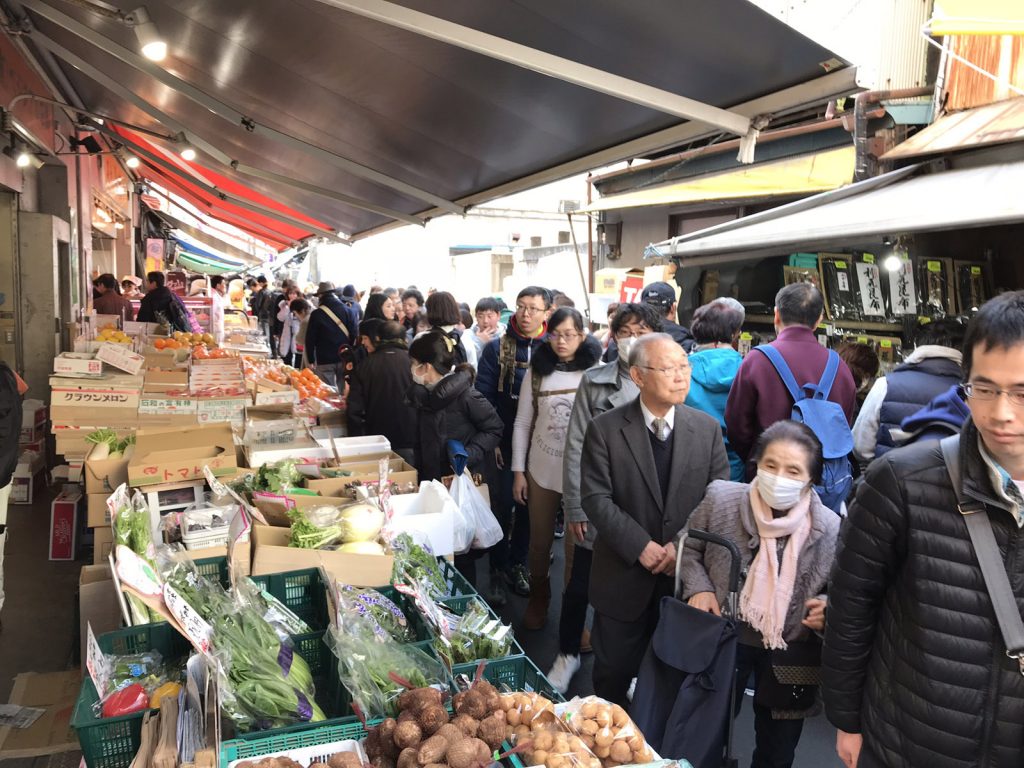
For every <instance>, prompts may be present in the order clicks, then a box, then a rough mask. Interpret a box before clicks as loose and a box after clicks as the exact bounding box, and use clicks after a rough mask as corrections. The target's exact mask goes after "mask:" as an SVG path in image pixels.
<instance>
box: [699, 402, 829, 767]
mask: <svg viewBox="0 0 1024 768" xmlns="http://www.w3.org/2000/svg"><path fill="white" fill-rule="evenodd" d="M752 459H753V460H754V461H755V462H756V464H757V477H756V478H755V479H754V481H753V482H751V483H750V484H749V485H748V484H745V483H733V482H725V481H721V480H718V481H715V482H713V483H712V484H711V485H710V486H708V490H707V495H706V496H705V497H704V500H703V501H702V502H701V503H700V505H699V506H698V507H697V509H695V510H694V512H693V514H692V515H691V516H690V520H689V521H688V523H687V527H688V528H692V529H695V530H703V531H708V532H710V533H715V534H718V535H719V536H723V537H725V538H727V539H729V540H731V541H733V542H735V543H736V545H737V546H738V547H739V550H740V555H741V558H742V563H741V567H742V573H743V574H744V581H743V585H742V587H741V592H740V605H739V617H738V618H739V620H740V636H739V646H738V649H737V655H736V671H737V674H736V687H737V693H738V695H737V697H736V700H737V712H738V711H739V707H740V706H741V705H742V701H743V696H742V693H743V690H744V688H746V687H748V682H749V680H750V678H751V675H753V686H752V687H753V688H754V691H755V693H754V730H755V736H756V747H755V750H754V756H753V761H752V763H751V765H752V766H753V768H760V767H761V766H789V765H792V763H793V758H794V754H795V751H796V745H797V743H798V742H799V740H800V733H801V731H802V730H803V719H804V718H805V717H808V716H810V715H813V714H816V713H817V710H818V709H819V706H818V696H817V677H818V669H819V668H820V665H821V638H820V633H821V632H823V631H824V628H825V595H824V592H825V588H826V584H827V583H828V576H829V571H830V569H831V567H832V562H833V560H834V558H835V550H836V543H837V540H838V537H839V517H838V516H837V515H836V514H835V513H833V512H832V511H831V510H830V509H828V508H827V507H825V506H824V505H823V504H822V503H821V500H820V499H819V498H818V495H817V494H816V493H815V492H814V489H813V487H812V486H813V484H814V483H815V482H817V481H818V480H819V479H820V475H821V467H822V455H821V443H820V442H819V441H818V439H817V437H815V435H814V433H813V432H812V431H811V430H810V429H809V428H808V427H807V426H805V425H803V424H800V423H797V422H795V421H780V422H778V423H776V424H773V425H772V426H771V427H769V428H768V429H766V430H765V431H764V432H763V433H762V434H761V437H760V439H759V440H758V443H757V446H756V448H755V450H754V453H753V455H752ZM682 561H683V563H682V580H683V599H685V600H688V602H689V604H690V605H692V606H694V607H696V608H699V609H701V610H705V611H710V612H712V613H715V614H719V613H720V609H721V608H720V607H721V605H722V604H723V602H724V600H725V597H726V592H727V584H728V573H729V556H728V554H727V553H726V551H725V550H724V549H723V548H721V547H715V546H711V547H706V546H705V543H704V542H703V541H698V540H696V539H692V538H688V539H687V540H686V546H685V547H684V549H683V553H682ZM783 668H786V672H788V673H789V674H786V673H785V672H782V669H783ZM794 682H796V683H800V684H792V683H794Z"/></svg>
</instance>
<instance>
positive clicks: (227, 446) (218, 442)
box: [128, 424, 238, 486]
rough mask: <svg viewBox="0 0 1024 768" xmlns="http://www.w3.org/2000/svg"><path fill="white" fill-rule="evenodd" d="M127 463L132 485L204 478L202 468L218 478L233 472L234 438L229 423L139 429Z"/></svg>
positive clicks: (235, 464) (234, 465)
mask: <svg viewBox="0 0 1024 768" xmlns="http://www.w3.org/2000/svg"><path fill="white" fill-rule="evenodd" d="M135 440H136V442H135V452H134V453H133V454H132V458H131V461H130V462H129V464H128V481H129V483H130V484H131V485H133V486H143V485H158V484H163V483H171V482H180V481H182V480H202V479H204V475H203V467H209V468H210V471H211V472H213V474H214V475H215V476H217V477H221V476H223V475H230V474H234V472H235V471H236V469H237V468H238V462H237V461H236V460H235V440H234V437H233V436H232V433H231V427H230V426H229V425H227V424H211V425H207V426H202V425H200V426H198V427H177V428H171V429H144V430H139V432H138V433H137V434H136V438H135Z"/></svg>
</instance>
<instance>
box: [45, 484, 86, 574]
mask: <svg viewBox="0 0 1024 768" xmlns="http://www.w3.org/2000/svg"><path fill="white" fill-rule="evenodd" d="M81 500H82V491H81V489H80V488H79V487H78V486H76V485H66V486H64V490H62V491H61V492H60V494H58V496H57V498H55V499H54V500H53V503H52V504H50V559H51V560H74V559H75V554H76V553H75V549H76V547H77V546H78V502H79V501H81Z"/></svg>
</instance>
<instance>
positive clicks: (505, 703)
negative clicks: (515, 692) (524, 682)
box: [501, 693, 515, 712]
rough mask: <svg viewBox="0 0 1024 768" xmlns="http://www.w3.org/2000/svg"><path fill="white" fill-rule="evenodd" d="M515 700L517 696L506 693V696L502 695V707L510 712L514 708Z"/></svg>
mask: <svg viewBox="0 0 1024 768" xmlns="http://www.w3.org/2000/svg"><path fill="white" fill-rule="evenodd" d="M514 701H515V696H510V695H509V694H507V693H506V694H505V695H504V696H502V697H501V708H502V709H503V710H505V711H506V712H508V711H509V710H510V709H512V703H513V702H514Z"/></svg>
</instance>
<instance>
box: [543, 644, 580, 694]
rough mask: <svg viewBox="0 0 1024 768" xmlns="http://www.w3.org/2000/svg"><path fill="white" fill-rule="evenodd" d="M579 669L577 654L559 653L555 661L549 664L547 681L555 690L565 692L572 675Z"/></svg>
mask: <svg viewBox="0 0 1024 768" xmlns="http://www.w3.org/2000/svg"><path fill="white" fill-rule="evenodd" d="M579 669H580V657H579V656H567V655H566V654H564V653H560V654H558V658H556V659H555V663H554V664H552V665H551V671H550V672H548V681H549V682H550V683H551V685H552V686H553V687H554V689H555V690H556V691H558V692H559V693H565V692H566V691H568V690H569V683H571V682H572V676H573V675H575V674H576V673H577V672H579Z"/></svg>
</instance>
